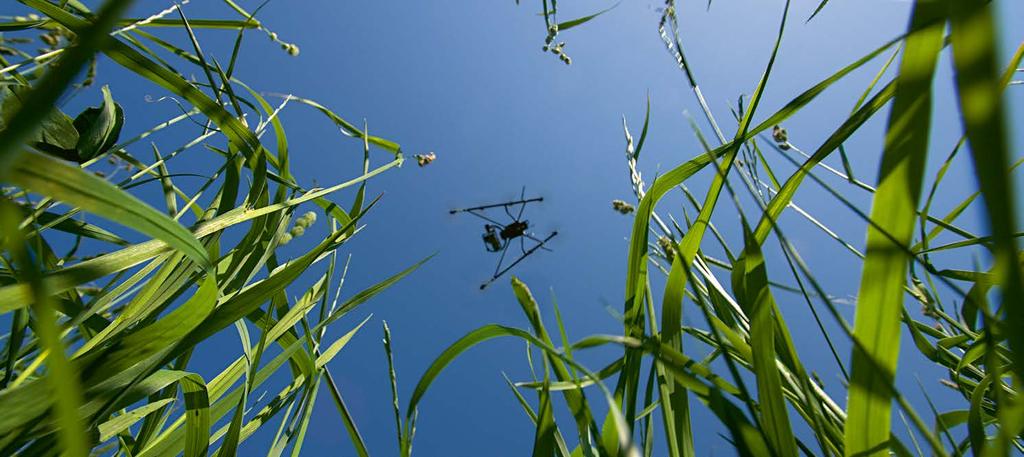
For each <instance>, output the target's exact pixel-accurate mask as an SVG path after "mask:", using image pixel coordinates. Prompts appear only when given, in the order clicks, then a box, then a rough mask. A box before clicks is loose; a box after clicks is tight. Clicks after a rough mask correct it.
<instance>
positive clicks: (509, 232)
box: [448, 187, 558, 290]
mask: <svg viewBox="0 0 1024 457" xmlns="http://www.w3.org/2000/svg"><path fill="white" fill-rule="evenodd" d="M543 201H544V197H534V198H526V187H523V191H522V192H521V193H520V194H519V200H515V201H508V202H503V203H493V204H489V205H481V206H474V207H472V208H461V209H453V210H451V211H449V212H448V213H449V214H458V213H467V214H472V215H474V216H476V217H479V218H480V219H483V220H484V221H486V222H487V223H486V224H484V233H483V235H481V238H482V239H483V242H484V249H486V250H487V252H493V253H498V252H500V253H501V256H500V257H498V264H497V265H496V266H495V267H494V275H492V276H491V279H488V280H487V281H485V282H484V283H483V284H481V285H480V290H484V289H486V288H487V286H489V285H491V283H493V282H494V281H496V280H497V279H498V278H500V277H501V276H502V275H504V274H505V273H507V272H508V271H509V270H511V269H512V267H514V266H516V265H517V264H519V262H522V261H523V260H524V259H526V258H527V257H529V256H530V255H531V254H533V253H534V252H537V251H538V250H540V249H543V250H545V251H548V252H550V251H551V249H548V248H547V247H545V246H544V245H545V244H547V242H548V241H551V239H552V238H554V237H555V235H558V232H557V231H554V232H551V234H549V235H548V236H547V237H545V238H544V239H540V238H538V237H537V236H536V235H535V234H534V233H532V232H529V231H528V230H529V229H530V221H528V220H525V219H523V212H524V211H526V205H528V204H530V203H539V202H543ZM517 207H518V212H517V213H516V215H514V216H513V215H512V212H513V211H516V208H517ZM498 208H501V209H502V210H504V212H505V215H507V216H508V218H509V219H511V221H510V222H506V223H501V222H498V221H497V220H496V219H494V218H492V217H489V216H487V215H486V214H484V211H487V210H497V209H498ZM515 240H519V250H520V252H522V254H521V255H520V256H519V258H517V259H515V260H514V261H512V262H511V263H509V264H508V265H506V266H504V268H503V265H504V262H505V254H506V253H508V248H509V246H511V245H512V243H513V242H514V241H515ZM527 240H529V241H530V242H531V243H530V244H531V246H530V247H529V248H527Z"/></svg>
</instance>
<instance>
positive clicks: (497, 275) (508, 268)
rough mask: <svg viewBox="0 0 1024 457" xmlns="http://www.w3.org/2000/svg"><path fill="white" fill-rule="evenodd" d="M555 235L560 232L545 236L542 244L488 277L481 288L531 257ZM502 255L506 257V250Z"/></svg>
mask: <svg viewBox="0 0 1024 457" xmlns="http://www.w3.org/2000/svg"><path fill="white" fill-rule="evenodd" d="M555 235H558V232H552V233H551V234H550V235H548V236H547V238H544V239H543V240H541V242H540V244H538V245H536V246H534V247H532V248H530V250H529V251H526V252H525V253H523V255H521V256H519V258H518V259H516V261H515V262H512V263H511V264H510V265H509V266H507V267H505V268H504V269H502V270H501V271H496V272H495V273H494V276H492V277H491V279H488V280H487V282H484V283H483V284H481V285H480V290H484V289H486V288H487V286H489V285H491V283H493V282H494V281H496V280H497V279H498V278H500V277H501V276H502V275H504V274H505V273H508V271H509V270H511V269H512V267H514V266H516V265H517V264H518V263H519V262H522V261H523V259H525V258H527V257H529V256H530V254H533V253H534V252H536V251H537V250H538V249H540V248H542V247H544V243H547V242H548V241H551V239H552V238H554V237H555ZM505 249H508V242H506V243H505ZM501 255H502V258H504V257H505V252H504V251H502V253H501ZM498 267H499V268H500V267H501V263H500V262H499V263H498Z"/></svg>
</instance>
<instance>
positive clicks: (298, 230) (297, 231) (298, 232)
mask: <svg viewBox="0 0 1024 457" xmlns="http://www.w3.org/2000/svg"><path fill="white" fill-rule="evenodd" d="M290 233H291V234H292V236H302V235H303V234H305V233H306V228H305V227H303V226H301V225H296V226H295V227H292V230H291V232H290Z"/></svg>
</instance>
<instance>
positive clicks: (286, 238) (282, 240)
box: [278, 233, 292, 246]
mask: <svg viewBox="0 0 1024 457" xmlns="http://www.w3.org/2000/svg"><path fill="white" fill-rule="evenodd" d="M291 241H292V235H291V234H290V233H282V234H281V238H279V239H278V244H280V245H282V246H283V245H286V244H288V243H290V242H291Z"/></svg>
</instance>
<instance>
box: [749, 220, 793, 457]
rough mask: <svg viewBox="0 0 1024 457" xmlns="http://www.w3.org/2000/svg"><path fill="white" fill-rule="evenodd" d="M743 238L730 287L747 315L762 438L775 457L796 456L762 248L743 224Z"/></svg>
mask: <svg viewBox="0 0 1024 457" xmlns="http://www.w3.org/2000/svg"><path fill="white" fill-rule="evenodd" d="M742 222H743V229H744V230H743V239H744V241H745V244H746V247H745V249H744V252H743V255H742V256H740V260H739V261H738V262H737V263H736V264H734V266H733V284H735V285H738V286H739V287H738V288H737V287H734V288H736V289H738V290H736V298H737V301H739V302H740V304H741V306H744V308H745V309H747V312H748V313H749V315H750V347H751V348H752V349H753V365H754V367H753V369H754V374H755V375H756V377H757V400H758V403H759V404H760V413H761V421H760V424H761V426H762V427H763V428H764V435H765V438H766V440H767V442H768V443H769V445H770V446H771V448H772V451H773V452H772V454H773V455H776V456H788V457H796V455H797V448H796V439H795V438H794V437H793V430H792V428H791V426H790V422H789V415H788V414H787V413H786V400H785V398H784V397H783V392H782V379H781V376H780V374H779V369H778V367H777V366H776V359H775V358H776V356H775V347H776V344H777V343H776V335H775V333H776V331H775V329H776V326H777V322H778V319H777V317H776V315H777V314H778V313H779V311H778V309H777V308H776V306H775V300H774V298H772V295H771V291H770V290H769V288H768V272H767V267H766V266H765V261H764V256H763V255H762V254H761V246H760V245H759V244H758V242H757V240H756V239H755V238H754V234H753V233H751V232H750V227H749V226H748V225H747V223H746V220H745V219H744V220H743V221H742Z"/></svg>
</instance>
